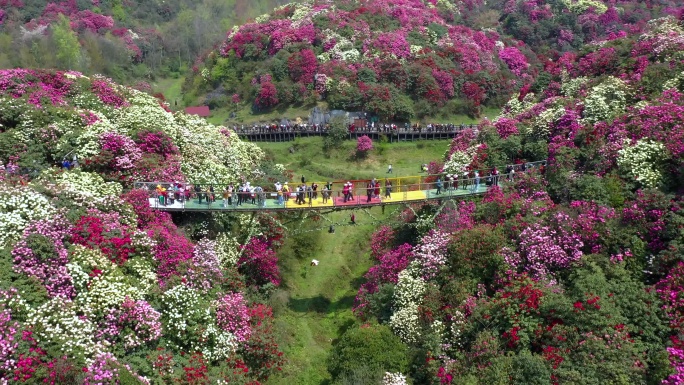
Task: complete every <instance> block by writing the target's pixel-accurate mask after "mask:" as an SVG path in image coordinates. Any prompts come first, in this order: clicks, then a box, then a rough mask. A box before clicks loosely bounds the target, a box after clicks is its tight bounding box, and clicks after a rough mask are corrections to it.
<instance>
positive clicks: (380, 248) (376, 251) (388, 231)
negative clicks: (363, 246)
mask: <svg viewBox="0 0 684 385" xmlns="http://www.w3.org/2000/svg"><path fill="white" fill-rule="evenodd" d="M394 235H395V234H394V230H392V228H391V227H389V226H380V228H379V229H378V230H376V231H375V232H374V233H373V235H372V236H371V240H370V249H371V258H373V259H378V258H379V257H380V256H381V255H383V254H384V253H386V252H388V251H389V250H390V248H391V247H392V243H393V242H394Z"/></svg>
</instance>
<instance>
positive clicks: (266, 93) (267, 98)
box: [254, 82, 278, 108]
mask: <svg viewBox="0 0 684 385" xmlns="http://www.w3.org/2000/svg"><path fill="white" fill-rule="evenodd" d="M254 104H255V105H256V106H257V107H258V108H269V107H273V106H275V105H276V104H278V91H277V90H276V87H275V85H273V83H271V82H264V83H261V85H260V89H259V92H258V94H257V98H256V100H255V101H254Z"/></svg>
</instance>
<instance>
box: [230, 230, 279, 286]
mask: <svg viewBox="0 0 684 385" xmlns="http://www.w3.org/2000/svg"><path fill="white" fill-rule="evenodd" d="M238 270H239V271H240V273H242V274H244V275H245V277H246V278H247V283H248V284H250V285H256V286H263V285H265V284H268V283H271V284H273V285H275V286H278V285H280V269H279V268H278V257H277V256H276V254H275V251H273V249H272V248H271V247H269V245H268V243H267V242H266V241H264V240H263V239H261V238H252V239H251V240H250V241H249V243H247V244H246V245H244V246H242V254H241V255H240V258H239V259H238Z"/></svg>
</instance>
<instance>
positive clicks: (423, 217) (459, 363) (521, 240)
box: [329, 17, 684, 384]
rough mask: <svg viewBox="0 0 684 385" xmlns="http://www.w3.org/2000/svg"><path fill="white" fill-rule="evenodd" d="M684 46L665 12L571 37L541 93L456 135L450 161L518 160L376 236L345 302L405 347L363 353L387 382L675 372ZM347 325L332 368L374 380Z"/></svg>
mask: <svg viewBox="0 0 684 385" xmlns="http://www.w3.org/2000/svg"><path fill="white" fill-rule="evenodd" d="M682 48H684V26H683V25H682V22H681V21H677V20H676V19H674V18H672V17H668V18H663V19H657V20H652V21H650V22H649V23H648V25H647V26H646V27H645V29H644V30H643V31H642V32H641V33H637V34H633V35H628V36H623V37H619V38H616V39H612V40H610V41H604V42H601V43H600V44H594V45H588V46H585V48H584V50H583V52H582V53H580V54H574V53H567V54H564V55H563V56H562V58H561V60H558V61H556V62H554V63H553V64H549V65H547V66H546V71H547V72H548V73H549V74H550V75H551V77H550V79H549V81H550V83H549V86H548V87H547V88H545V89H544V90H543V92H541V93H539V94H536V95H535V94H532V93H527V94H520V95H518V96H517V97H514V98H512V99H511V100H510V101H509V102H508V103H507V104H506V106H505V108H504V109H503V110H502V112H501V114H500V116H498V117H497V118H496V119H494V120H493V121H492V122H489V121H485V122H483V123H482V124H481V125H480V127H479V133H478V134H477V135H476V134H475V133H474V132H468V131H466V132H464V133H463V134H462V135H461V136H460V137H458V138H456V139H454V140H453V142H452V143H451V145H450V147H449V149H448V151H447V153H446V154H445V158H444V161H445V163H444V165H443V169H444V170H445V172H451V173H454V172H455V173H457V174H460V173H462V172H464V171H467V170H473V169H491V168H492V167H493V166H495V165H501V164H518V167H519V168H518V170H517V173H515V174H514V176H513V177H512V178H513V182H512V183H506V184H504V185H503V187H502V188H500V189H492V190H490V191H488V192H487V194H486V195H485V196H484V197H483V199H482V201H480V202H477V203H473V202H460V203H459V204H457V205H455V206H453V207H449V206H447V207H445V208H444V209H442V210H441V211H437V210H436V207H430V205H427V207H425V206H424V207H423V208H422V210H421V211H418V210H416V211H408V210H407V212H405V214H404V219H405V220H404V221H405V224H404V225H402V226H394V227H387V228H382V229H380V230H378V231H377V232H376V233H375V234H374V235H373V237H372V239H371V248H372V258H373V259H374V260H375V263H376V264H375V266H373V267H372V268H371V269H369V271H368V273H367V274H366V275H365V277H366V279H367V281H366V282H365V283H363V284H362V285H361V288H360V290H359V292H358V295H357V297H356V300H355V310H354V311H355V314H356V315H357V316H358V317H359V318H361V319H362V320H364V321H366V322H378V323H380V324H381V325H387V326H388V327H389V328H390V329H391V330H392V332H393V333H394V334H395V335H396V336H398V337H399V338H400V339H401V340H402V341H403V342H404V343H405V344H406V346H408V351H404V352H402V353H401V354H402V355H403V358H404V360H405V361H403V362H402V361H400V360H399V361H394V362H390V361H387V360H388V357H386V356H382V359H380V358H379V359H378V360H377V361H375V362H374V365H377V367H381V368H383V369H384V370H386V371H389V372H395V374H392V375H389V374H388V375H385V382H384V383H386V384H387V383H403V382H401V381H399V380H396V378H401V377H402V376H405V377H407V378H410V379H412V380H413V381H414V383H440V384H529V383H536V384H578V383H615V384H617V383H630V384H656V383H662V384H681V383H682V380H683V377H682V375H683V373H684V371H683V366H682V364H683V362H682V349H683V346H682V339H681V338H682V306H681V295H682V294H681V290H682V287H681V282H682V276H681V274H682V268H683V267H684V262H682V255H683V254H682V251H683V250H682V244H683V243H682V242H683V241H684V232H682V223H684V217H683V216H682V213H683V211H682V196H681V194H682V192H684V183H683V181H684V175H683V172H684V156H683V155H684V125H683V122H684V120H683V119H682V118H683V117H684V115H683V112H684V110H682V108H683V107H684V93H683V92H684V83H682V75H683V74H684V72H683V70H684V65H683V64H682V63H683V62H682ZM540 158H548V163H547V166H546V167H544V168H542V169H531V170H530V169H528V170H527V171H523V169H522V168H521V167H522V165H523V164H524V163H525V162H527V161H530V160H533V159H540ZM500 171H501V172H504V171H505V170H500ZM506 179H507V178H506ZM436 211H437V214H435V212H436ZM433 218H434V219H433ZM353 333H358V332H353ZM353 333H350V334H351V335H350V337H349V340H347V339H345V337H343V338H342V341H341V342H340V347H339V348H337V347H336V348H334V349H333V354H334V358H333V359H332V360H331V361H330V364H329V368H330V369H331V370H333V371H334V370H336V372H334V373H335V374H336V377H337V378H338V379H339V380H340V381H350V379H352V378H364V379H368V380H367V382H368V383H371V382H372V381H379V378H380V377H382V372H381V371H375V372H373V371H370V372H369V371H367V370H366V369H365V368H364V365H365V364H364V363H363V362H362V361H360V360H354V359H353V358H351V357H349V356H348V355H346V352H345V350H344V349H349V346H350V344H352V343H353V341H354V340H353V339H352V338H353V337H352V336H353V335H354V334H353ZM353 346H354V347H355V348H356V349H359V350H360V351H364V352H365V351H368V350H370V349H372V346H373V342H368V343H367V344H359V343H358V342H356V343H354V344H353ZM400 351H401V349H398V350H397V352H400ZM335 360H341V361H342V362H340V363H338V362H335ZM383 360H384V361H383ZM396 372H398V373H396ZM371 378H375V380H371ZM392 379H395V381H398V382H392V381H390V380H392Z"/></svg>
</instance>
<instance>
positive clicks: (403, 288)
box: [394, 269, 427, 308]
mask: <svg viewBox="0 0 684 385" xmlns="http://www.w3.org/2000/svg"><path fill="white" fill-rule="evenodd" d="M426 289H427V284H426V283H425V280H423V279H422V278H421V277H418V276H415V275H414V274H413V273H412V272H411V271H409V270H408V269H404V270H402V271H401V272H400V273H399V277H398V281H397V285H396V286H395V288H394V306H395V307H399V308H401V307H406V306H409V305H411V304H416V303H420V302H421V300H422V298H423V294H425V290H426Z"/></svg>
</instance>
